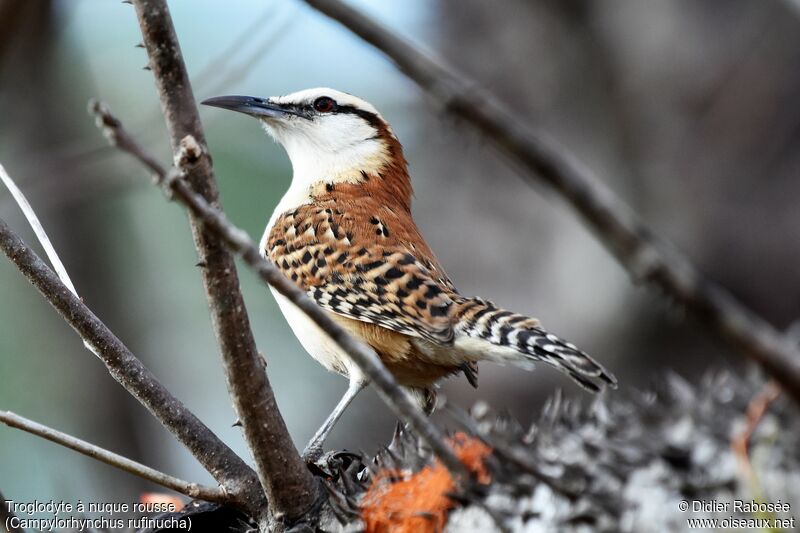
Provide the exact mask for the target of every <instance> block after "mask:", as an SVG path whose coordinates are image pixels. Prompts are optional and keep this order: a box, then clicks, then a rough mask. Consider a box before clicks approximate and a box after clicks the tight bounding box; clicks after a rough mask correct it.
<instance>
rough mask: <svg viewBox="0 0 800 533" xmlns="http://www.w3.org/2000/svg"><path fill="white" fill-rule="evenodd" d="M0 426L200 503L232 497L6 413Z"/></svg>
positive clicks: (214, 488)
mask: <svg viewBox="0 0 800 533" xmlns="http://www.w3.org/2000/svg"><path fill="white" fill-rule="evenodd" d="M0 422H2V423H3V424H5V425H7V426H9V427H12V428H16V429H21V430H22V431H27V432H28V433H31V434H33V435H37V436H39V437H42V438H43V439H47V440H49V441H51V442H55V443H56V444H60V445H61V446H65V447H67V448H69V449H71V450H75V451H76V452H78V453H82V454H83V455H86V456H87V457H91V458H92V459H97V460H98V461H102V462H104V463H106V464H108V465H111V466H114V467H116V468H119V469H120V470H124V471H125V472H128V473H130V474H133V475H135V476H139V477H141V478H143V479H146V480H148V481H152V482H153V483H156V484H158V485H161V486H162V487H167V488H168V489H172V490H174V491H176V492H180V493H181V494H185V495H186V496H189V497H191V498H199V499H201V500H206V501H209V502H218V503H230V502H231V495H229V494H228V493H227V492H225V490H224V489H220V488H217V487H206V486H203V485H198V484H197V483H191V482H189V481H184V480H182V479H178V478H176V477H174V476H170V475H168V474H165V473H163V472H160V471H158V470H156V469H154V468H150V467H149V466H146V465H143V464H141V463H138V462H136V461H133V460H131V459H128V458H127V457H123V456H121V455H119V454H116V453H114V452H111V451H108V450H106V449H104V448H101V447H99V446H96V445H94V444H91V443H89V442H86V441H84V440H81V439H79V438H76V437H73V436H72V435H68V434H66V433H63V432H61V431H58V430H55V429H53V428H50V427H47V426H44V425H42V424H39V423H38V422H34V421H33V420H29V419H27V418H24V417H21V416H19V415H17V414H15V413H11V412H9V411H0Z"/></svg>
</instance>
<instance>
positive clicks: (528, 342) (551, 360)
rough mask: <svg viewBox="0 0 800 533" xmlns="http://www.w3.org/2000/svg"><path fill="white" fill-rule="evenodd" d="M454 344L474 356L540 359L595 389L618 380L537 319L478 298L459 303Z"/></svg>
mask: <svg viewBox="0 0 800 533" xmlns="http://www.w3.org/2000/svg"><path fill="white" fill-rule="evenodd" d="M460 304H461V305H460V309H459V321H458V326H457V329H456V345H457V346H460V347H461V348H462V349H464V350H465V351H468V352H471V353H470V355H472V356H473V357H475V358H476V359H484V360H485V359H489V360H495V361H508V362H525V361H543V362H545V363H547V364H549V365H551V366H553V367H555V368H557V369H558V370H561V371H562V372H565V373H566V374H568V375H569V376H570V377H571V378H572V379H574V380H575V381H576V382H578V383H579V384H580V385H581V386H582V387H584V388H586V389H588V390H590V391H593V392H597V391H599V390H600V388H601V386H603V385H608V386H611V387H616V386H617V379H616V378H615V377H614V375H613V374H611V373H610V372H609V371H608V370H606V369H605V368H603V367H602V366H601V365H600V364H599V363H598V362H597V361H595V360H594V359H592V358H591V357H589V355H587V354H586V353H585V352H583V351H581V350H579V349H578V348H577V347H576V346H575V345H574V344H571V343H569V342H566V341H564V340H562V339H560V338H559V337H557V336H556V335H553V334H552V333H549V332H547V331H545V330H544V329H542V327H541V326H540V325H539V321H538V320H536V319H534V318H530V317H527V316H524V315H519V314H517V313H512V312H511V311H506V310H504V309H500V308H498V307H496V306H495V305H494V304H492V303H491V302H487V301H486V300H482V299H480V298H469V299H464V300H463V301H462V302H460Z"/></svg>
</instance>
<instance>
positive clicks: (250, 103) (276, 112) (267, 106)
mask: <svg viewBox="0 0 800 533" xmlns="http://www.w3.org/2000/svg"><path fill="white" fill-rule="evenodd" d="M200 103H201V104H203V105H208V106H212V107H219V108H222V109H228V110H230V111H238V112H239V113H244V114H245V115H250V116H253V117H269V118H285V117H286V116H287V115H299V113H297V112H296V111H294V110H293V109H289V108H288V107H285V106H282V105H280V104H276V103H274V102H270V101H269V100H268V99H266V98H257V97H255V96H215V97H213V98H208V99H206V100H203V101H202V102H200Z"/></svg>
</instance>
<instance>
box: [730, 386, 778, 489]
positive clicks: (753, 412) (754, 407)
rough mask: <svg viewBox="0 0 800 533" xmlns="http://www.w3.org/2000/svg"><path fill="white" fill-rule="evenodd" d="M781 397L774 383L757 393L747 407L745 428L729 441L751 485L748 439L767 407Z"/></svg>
mask: <svg viewBox="0 0 800 533" xmlns="http://www.w3.org/2000/svg"><path fill="white" fill-rule="evenodd" d="M780 395H781V387H780V385H778V384H777V383H776V382H775V381H769V382H768V383H767V384H766V385H764V387H763V388H762V389H761V391H759V393H758V394H757V395H756V397H755V398H753V399H752V400H751V401H750V403H749V404H748V406H747V413H746V414H745V427H744V428H743V429H742V431H740V432H739V433H737V434H736V435H734V437H733V439H732V440H731V449H732V450H733V455H734V457H736V458H737V459H738V462H739V466H740V468H741V470H742V473H743V474H744V475H745V476H746V477H747V478H748V480H749V481H750V482H751V483H755V481H756V477H755V472H753V464H752V463H751V461H750V439H751V438H752V437H753V433H755V431H756V428H757V427H758V424H759V423H760V422H761V419H762V418H764V415H765V414H766V413H767V409H769V406H770V405H771V404H772V402H774V401H775V400H777V399H778V396H780Z"/></svg>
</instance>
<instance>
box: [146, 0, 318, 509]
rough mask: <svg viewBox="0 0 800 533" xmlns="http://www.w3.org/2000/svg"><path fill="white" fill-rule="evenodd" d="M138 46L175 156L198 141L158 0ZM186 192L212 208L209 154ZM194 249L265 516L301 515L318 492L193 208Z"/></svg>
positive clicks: (226, 259) (230, 276)
mask: <svg viewBox="0 0 800 533" xmlns="http://www.w3.org/2000/svg"><path fill="white" fill-rule="evenodd" d="M133 4H134V6H135V7H136V14H137V16H138V18H139V26H140V28H141V31H142V36H143V38H144V45H145V48H146V49H147V54H148V56H149V58H150V63H149V65H150V68H151V69H152V71H153V75H154V76H155V81H156V86H157V88H158V93H159V96H160V98H161V109H162V111H163V112H164V118H165V119H166V124H167V129H168V130H169V136H170V142H171V144H172V149H173V152H174V153H176V154H177V153H178V149H179V144H180V141H181V139H183V138H184V137H186V136H187V135H191V136H192V137H194V138H195V139H196V140H197V141H198V142H199V143H202V144H205V136H204V134H203V129H202V126H201V124H200V117H199V115H198V113H197V106H196V104H195V99H194V94H193V93H192V87H191V84H190V83H189V76H188V74H187V72H186V66H185V65H184V62H183V56H182V55H181V50H180V45H179V44H178V39H177V37H176V35H175V29H174V27H173V25H172V18H171V17H170V13H169V9H168V8H167V4H166V1H165V0H134V1H133ZM187 180H188V183H189V184H190V186H191V189H192V191H194V192H196V193H198V194H199V195H201V197H202V198H203V199H204V201H206V202H208V203H210V204H211V205H215V206H219V202H218V196H219V193H218V191H217V186H216V183H215V181H214V173H213V169H212V167H211V160H210V158H202V159H201V160H199V161H198V162H197V164H195V165H193V166H192V168H191V169H188V172H187ZM190 218H191V223H192V233H193V235H194V242H195V247H196V248H197V253H198V256H199V259H200V264H201V265H203V267H204V268H203V269H202V272H203V283H204V286H205V291H206V296H207V298H208V305H209V308H210V311H211V321H212V324H213V326H214V333H215V334H216V337H217V341H218V343H219V345H220V352H221V356H222V361H223V365H224V367H225V377H226V380H227V383H228V390H229V392H230V395H231V399H232V400H233V404H234V407H235V409H236V413H237V415H238V416H239V419H240V420H241V422H242V425H243V429H244V436H245V439H246V440H247V444H248V446H249V448H250V451H251V453H252V454H253V459H254V460H255V463H256V471H257V472H258V477H259V479H260V481H261V485H262V486H263V488H264V490H265V492H266V495H267V499H268V500H269V505H270V507H271V510H272V514H273V515H274V516H276V517H285V518H287V519H288V521H289V522H291V521H294V520H296V519H299V518H302V517H303V516H304V515H305V513H307V512H308V511H309V509H310V508H311V507H312V506H313V505H314V504H315V503H316V501H317V500H318V497H319V496H320V491H319V488H318V485H317V482H316V480H314V478H313V476H312V475H311V473H310V472H309V470H308V469H307V468H306V466H305V464H304V463H303V461H302V460H301V459H300V455H299V454H298V453H297V450H296V448H295V447H294V443H293V442H292V439H291V437H290V436H289V431H288V429H287V428H286V423H285V422H284V420H283V418H282V417H281V414H280V411H279V410H278V406H277V404H276V402H275V396H274V394H273V392H272V387H271V386H270V383H269V380H268V378H267V375H266V372H265V371H264V364H263V360H262V358H261V356H260V355H259V353H258V351H257V349H256V344H255V340H254V339H253V333H252V331H251V329H250V320H249V318H248V315H247V309H246V308H245V305H244V300H243V298H242V294H241V292H240V290H239V278H238V276H237V274H236V265H235V264H234V261H233V258H232V257H231V255H230V254H229V253H228V251H227V250H226V249H225V246H224V245H223V244H222V243H221V242H220V241H219V240H218V239H216V238H215V237H214V236H213V235H212V234H211V233H210V232H209V231H208V230H206V229H204V228H203V227H202V224H201V223H200V221H199V220H198V218H197V217H196V215H195V214H194V213H191V214H190Z"/></svg>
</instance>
